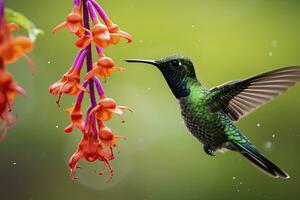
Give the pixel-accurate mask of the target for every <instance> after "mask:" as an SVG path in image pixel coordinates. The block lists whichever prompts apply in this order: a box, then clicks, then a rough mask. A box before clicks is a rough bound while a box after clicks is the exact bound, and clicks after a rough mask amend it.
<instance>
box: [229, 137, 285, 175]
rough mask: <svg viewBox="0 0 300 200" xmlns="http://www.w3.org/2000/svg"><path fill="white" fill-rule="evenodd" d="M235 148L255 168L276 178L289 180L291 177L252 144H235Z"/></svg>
mask: <svg viewBox="0 0 300 200" xmlns="http://www.w3.org/2000/svg"><path fill="white" fill-rule="evenodd" d="M234 146H235V147H237V148H238V150H239V152H240V153H241V154H242V155H243V156H244V157H245V158H247V159H248V160H250V161H251V162H252V164H254V165H255V166H257V167H258V168H259V169H261V170H262V171H263V172H266V173H267V174H269V175H271V176H273V177H275V178H278V177H280V178H284V179H288V178H289V175H288V174H287V173H286V172H285V171H284V170H282V169H280V168H279V167H277V166H276V165H275V164H274V163H272V162H271V161H269V160H268V159H267V158H266V157H264V156H263V155H262V154H260V153H259V152H258V150H257V149H256V148H255V147H254V146H253V145H251V144H250V143H244V144H240V143H234Z"/></svg>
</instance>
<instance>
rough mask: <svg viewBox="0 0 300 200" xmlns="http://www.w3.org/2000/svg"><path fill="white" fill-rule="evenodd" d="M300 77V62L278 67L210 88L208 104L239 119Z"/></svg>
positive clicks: (234, 118)
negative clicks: (296, 64) (298, 64)
mask: <svg viewBox="0 0 300 200" xmlns="http://www.w3.org/2000/svg"><path fill="white" fill-rule="evenodd" d="M297 81H300V66H291V67H284V68H280V69H276V70H273V71H270V72H266V73H263V74H259V75H256V76H254V77H251V78H248V79H245V80H241V81H232V82H229V83H225V84H223V85H220V86H217V87H215V88H212V89H211V90H210V93H209V95H208V99H209V100H208V104H209V106H210V107H211V108H212V109H213V110H220V111H223V112H224V113H225V114H226V115H227V116H228V117H229V118H230V119H231V120H234V121H237V120H238V119H240V118H241V117H243V116H244V115H245V114H247V113H249V112H251V111H253V110H255V109H257V108H258V107H260V106H261V105H263V104H265V103H266V102H268V101H270V100H271V99H273V98H274V97H276V96H278V95H280V94H281V93H282V92H284V91H286V90H288V89H289V88H290V87H291V86H293V85H295V83H296V82H297Z"/></svg>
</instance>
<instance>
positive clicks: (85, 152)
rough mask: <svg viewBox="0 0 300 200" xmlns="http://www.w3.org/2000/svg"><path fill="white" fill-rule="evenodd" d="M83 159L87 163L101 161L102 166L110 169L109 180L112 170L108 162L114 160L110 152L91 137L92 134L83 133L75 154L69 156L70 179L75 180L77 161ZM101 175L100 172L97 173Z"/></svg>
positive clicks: (99, 141) (97, 139)
mask: <svg viewBox="0 0 300 200" xmlns="http://www.w3.org/2000/svg"><path fill="white" fill-rule="evenodd" d="M82 158H84V159H85V160H87V161H88V162H94V161H96V160H99V161H102V162H103V163H104V166H106V165H108V166H109V169H110V178H109V179H108V181H109V180H111V177H112V175H113V169H112V167H111V166H110V163H109V161H110V160H113V159H114V156H113V154H112V153H111V152H108V151H106V150H105V149H103V146H102V144H101V140H99V138H97V137H93V135H92V133H90V132H89V133H83V138H82V140H81V142H80V143H79V145H78V147H77V150H76V152H75V153H74V154H73V155H72V156H71V158H70V160H69V167H70V170H71V178H72V179H77V177H76V176H75V171H76V168H77V164H78V161H79V160H81V159H82ZM99 175H102V172H101V173H99Z"/></svg>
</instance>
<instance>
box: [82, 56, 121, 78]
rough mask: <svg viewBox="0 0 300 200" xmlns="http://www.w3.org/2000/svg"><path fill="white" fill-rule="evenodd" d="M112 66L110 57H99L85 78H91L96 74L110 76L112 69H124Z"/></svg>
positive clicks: (112, 62) (104, 76) (103, 76)
mask: <svg viewBox="0 0 300 200" xmlns="http://www.w3.org/2000/svg"><path fill="white" fill-rule="evenodd" d="M114 66H115V64H114V61H113V60H112V59H111V58H109V57H105V56H104V57H101V58H99V60H98V61H97V62H96V63H94V68H93V69H92V70H91V71H89V72H88V73H87V74H86V76H85V79H86V80H88V79H91V78H93V77H94V76H96V75H98V76H100V77H102V78H106V77H108V76H110V75H111V74H112V72H113V71H119V72H123V71H124V70H125V69H124V68H122V67H114Z"/></svg>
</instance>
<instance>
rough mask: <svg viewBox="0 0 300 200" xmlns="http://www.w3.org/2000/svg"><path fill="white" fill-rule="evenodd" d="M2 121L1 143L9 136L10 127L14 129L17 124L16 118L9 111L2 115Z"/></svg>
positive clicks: (0, 117)
mask: <svg viewBox="0 0 300 200" xmlns="http://www.w3.org/2000/svg"><path fill="white" fill-rule="evenodd" d="M0 121H1V122H2V125H1V129H2V132H1V134H0V141H2V140H4V139H5V138H6V136H7V129H8V127H13V126H14V124H15V123H16V118H15V116H13V115H12V114H11V113H10V112H9V111H7V110H5V111H4V112H1V113H0Z"/></svg>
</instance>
